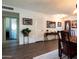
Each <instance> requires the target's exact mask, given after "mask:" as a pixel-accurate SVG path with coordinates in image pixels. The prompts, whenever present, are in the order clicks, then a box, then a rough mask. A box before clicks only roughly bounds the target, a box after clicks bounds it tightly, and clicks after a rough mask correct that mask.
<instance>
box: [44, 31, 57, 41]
mask: <svg viewBox="0 0 79 59" xmlns="http://www.w3.org/2000/svg"><path fill="white" fill-rule="evenodd" d="M49 35H54V36H55V37H56V35H58V33H57V32H47V33H44V40H48V38H47V36H49Z"/></svg>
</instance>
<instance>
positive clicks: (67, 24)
mask: <svg viewBox="0 0 79 59" xmlns="http://www.w3.org/2000/svg"><path fill="white" fill-rule="evenodd" d="M70 28H71V22H70V21H65V30H67V31H70Z"/></svg>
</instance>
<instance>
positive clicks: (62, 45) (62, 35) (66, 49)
mask: <svg viewBox="0 0 79 59" xmlns="http://www.w3.org/2000/svg"><path fill="white" fill-rule="evenodd" d="M58 50H59V57H60V59H62V55H63V54H65V55H66V56H68V59H72V58H73V57H74V56H76V55H77V45H76V43H73V42H70V38H69V33H68V32H65V31H58Z"/></svg>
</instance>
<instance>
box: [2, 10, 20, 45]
mask: <svg viewBox="0 0 79 59" xmlns="http://www.w3.org/2000/svg"><path fill="white" fill-rule="evenodd" d="M5 13H7V14H8V13H9V14H12V15H13V17H12V15H11V16H9V15H8V16H7V15H4V14H5ZM15 14H16V15H17V16H18V17H16V16H15ZM5 17H12V18H17V40H16V41H17V43H18V45H19V13H15V12H8V11H2V19H3V18H5ZM4 23H5V22H4V19H3V20H2V29H3V31H2V32H3V33H2V43H4V42H5V41H6V38H4V37H5V35H6V33H4V32H5V28H4Z"/></svg>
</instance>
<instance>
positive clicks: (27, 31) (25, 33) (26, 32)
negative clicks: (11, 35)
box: [22, 28, 31, 36]
mask: <svg viewBox="0 0 79 59" xmlns="http://www.w3.org/2000/svg"><path fill="white" fill-rule="evenodd" d="M30 32H31V30H30V29H29V28H25V29H23V30H22V33H23V35H24V36H29V33H30Z"/></svg>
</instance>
